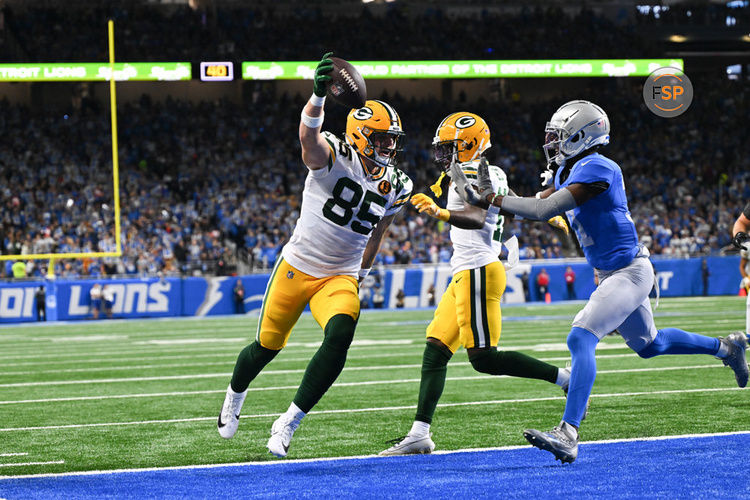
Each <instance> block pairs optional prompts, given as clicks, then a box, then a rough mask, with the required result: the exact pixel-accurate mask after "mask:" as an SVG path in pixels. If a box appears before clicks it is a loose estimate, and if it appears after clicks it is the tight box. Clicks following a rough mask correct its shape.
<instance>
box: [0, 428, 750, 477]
mask: <svg viewBox="0 0 750 500" xmlns="http://www.w3.org/2000/svg"><path fill="white" fill-rule="evenodd" d="M748 434H750V431H737V432H713V433H708V434H680V435H676V436H648V437H636V438H622V439H603V440H600V441H586V442H582V443H581V446H586V447H588V446H599V445H607V444H615V443H637V442H641V441H669V440H675V439H702V438H712V437H721V436H744V435H748ZM528 447H529V445H516V446H496V447H491V448H462V449H458V450H440V451H435V452H433V453H432V454H433V455H453V454H456V453H486V452H491V451H511V450H520V449H524V448H528ZM362 459H376V460H402V459H404V456H393V457H381V456H378V455H355V456H344V457H323V458H302V459H289V460H268V461H265V462H235V463H225V464H200V465H179V466H174V467H144V468H141V469H113V470H92V471H75V472H60V473H55V474H50V473H46V474H23V475H18V476H0V481H1V480H8V479H26V478H44V477H69V476H99V475H101V476H104V475H111V474H123V473H139V472H158V471H167V470H201V469H217V468H222V467H247V466H264V467H283V466H285V465H288V464H315V463H320V462H332V461H338V460H362Z"/></svg>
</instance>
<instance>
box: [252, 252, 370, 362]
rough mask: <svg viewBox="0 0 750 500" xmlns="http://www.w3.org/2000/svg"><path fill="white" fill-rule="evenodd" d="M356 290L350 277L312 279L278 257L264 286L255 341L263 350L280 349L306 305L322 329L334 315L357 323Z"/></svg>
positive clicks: (356, 286) (357, 295) (357, 294)
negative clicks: (345, 316) (264, 292)
mask: <svg viewBox="0 0 750 500" xmlns="http://www.w3.org/2000/svg"><path fill="white" fill-rule="evenodd" d="M357 289H358V285H357V280H356V279H354V278H353V277H352V276H343V275H339V276H328V277H325V278H315V277H313V276H310V275H309V274H305V273H303V272H302V271H300V270H298V269H296V268H294V267H292V266H291V265H289V264H288V263H287V262H286V261H285V260H284V259H283V258H282V257H279V260H278V261H277V262H276V266H275V267H274V269H273V272H272V273H271V278H270V279H269V280H268V285H267V286H266V294H265V296H264V297H263V306H262V308H261V312H260V318H259V319H258V330H257V333H256V336H255V339H256V340H257V341H258V342H260V345H262V346H263V347H265V348H266V349H273V350H274V351H278V350H280V349H282V348H283V347H284V346H285V345H286V343H287V340H288V339H289V334H290V333H291V331H292V327H294V325H295V323H297V320H298V319H299V317H300V314H302V311H304V310H305V306H306V305H307V304H308V303H309V304H310V311H311V312H312V315H313V317H314V318H315V321H317V322H318V324H319V325H320V326H321V328H325V326H326V324H327V323H328V320H330V319H331V318H332V317H333V316H336V315H337V314H347V315H349V316H351V317H352V318H354V319H355V320H356V319H357V318H359V293H358V290H357Z"/></svg>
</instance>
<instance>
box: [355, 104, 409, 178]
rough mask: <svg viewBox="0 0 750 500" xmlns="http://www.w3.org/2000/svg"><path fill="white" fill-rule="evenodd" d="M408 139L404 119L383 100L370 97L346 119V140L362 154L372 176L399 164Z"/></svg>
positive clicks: (364, 163) (366, 167) (363, 162)
mask: <svg viewBox="0 0 750 500" xmlns="http://www.w3.org/2000/svg"><path fill="white" fill-rule="evenodd" d="M404 139H405V134H404V131H403V130H402V129H401V118H399V116H398V113H396V110H395V109H393V108H392V107H391V106H390V105H389V104H387V103H385V102H383V101H377V100H368V101H367V102H366V103H365V105H364V106H363V107H361V108H359V109H352V110H351V111H350V112H349V116H347V118H346V142H348V143H349V144H350V145H351V146H353V147H354V149H355V150H356V151H357V153H358V154H359V155H360V156H361V157H362V160H363V161H362V165H364V167H365V170H367V173H368V174H369V175H370V176H371V177H377V176H379V175H380V174H381V173H382V172H383V171H384V170H385V168H387V167H390V166H393V165H395V164H396V161H397V155H398V153H400V152H401V151H402V150H403V143H404Z"/></svg>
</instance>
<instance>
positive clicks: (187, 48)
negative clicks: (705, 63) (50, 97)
mask: <svg viewBox="0 0 750 500" xmlns="http://www.w3.org/2000/svg"><path fill="white" fill-rule="evenodd" d="M107 5H109V6H107ZM281 7H283V4H282V5H280V8H279V10H278V11H275V10H271V9H268V8H266V7H258V8H254V9H248V8H244V9H236V8H217V9H211V10H209V11H194V10H191V9H190V8H188V7H186V6H184V7H177V6H171V7H169V8H165V9H154V8H151V7H146V6H143V5H140V6H139V5H138V4H136V3H133V4H128V6H126V7H125V6H122V5H120V3H118V2H111V3H110V4H105V6H104V7H102V6H101V4H100V6H99V7H97V9H99V10H98V11H97V12H98V14H101V15H102V16H105V14H111V15H113V17H114V18H115V20H116V23H117V29H118V30H120V31H119V33H120V34H118V59H119V60H155V59H158V60H193V61H196V60H200V59H204V58H215V57H217V56H226V57H237V58H238V59H242V60H251V59H258V60H283V59H292V60H294V59H297V60H299V59H310V60H313V59H316V58H318V57H319V56H320V55H321V54H322V53H323V52H325V50H326V49H327V48H329V47H331V46H334V47H335V46H337V45H338V40H340V39H342V37H343V35H342V33H343V31H344V30H345V31H346V33H347V37H346V38H347V40H349V43H347V47H346V50H347V57H350V58H353V59H370V58H378V59H383V58H398V59H440V58H451V59H454V58H461V59H474V58H477V59H479V58H512V57H519V58H521V57H523V58H534V57H554V58H562V57H581V56H582V54H580V53H579V52H578V51H579V50H580V45H578V44H577V42H574V40H577V39H581V37H582V36H584V35H585V34H588V35H586V36H589V37H590V38H591V39H595V40H596V43H594V44H587V45H586V48H585V49H586V53H585V56H586V57H605V56H606V57H634V56H658V55H660V48H659V46H658V44H653V43H650V42H648V43H647V42H646V41H644V40H641V39H640V38H639V37H638V36H636V35H635V34H634V31H633V28H634V26H636V23H655V22H666V21H664V20H663V19H662V21H659V20H657V19H655V18H653V15H651V17H649V16H640V17H638V16H634V18H631V20H630V24H629V23H628V22H623V23H618V24H615V23H614V22H613V21H611V20H608V19H607V18H604V17H600V16H596V15H594V14H593V13H592V12H591V11H589V10H586V9H582V10H581V11H579V12H578V13H575V14H570V13H566V12H562V11H560V10H559V9H555V8H547V9H540V8H535V9H530V8H523V9H521V10H519V11H518V12H516V13H514V14H508V13H498V12H495V11H486V10H481V11H469V12H470V13H469V14H465V15H462V16H458V15H454V14H453V13H451V14H450V15H449V14H448V13H446V12H443V11H441V10H439V9H435V8H426V9H424V10H422V11H420V12H414V11H410V10H409V9H406V8H405V7H404V6H403V4H396V5H395V6H393V7H389V10H388V18H387V22H384V20H383V19H376V18H374V17H372V15H371V14H370V13H369V11H368V10H364V12H365V14H364V15H362V16H359V17H351V16H345V17H341V19H338V18H335V17H334V18H330V17H329V15H330V12H328V11H327V12H325V13H324V12H322V11H321V10H320V9H318V8H314V7H305V8H302V9H299V8H297V9H284V8H281ZM714 10H715V9H714ZM714 10H711V9H703V10H696V11H695V14H693V13H691V15H696V16H708V17H710V18H711V19H714V18H716V16H717V15H718V14H716V13H715V12H714ZM680 12H683V10H679V9H677V8H675V9H673V11H672V18H668V19H673V18H675V16H677V15H678V13H680ZM686 12H687V11H685V12H684V13H686ZM743 12H744V11H743ZM2 14H3V18H2V22H1V23H0V26H1V27H2V28H1V29H0V34H1V35H2V36H3V38H4V39H5V40H6V41H9V40H12V41H14V43H4V44H0V57H1V58H3V60H4V61H13V60H15V59H14V58H17V57H21V58H24V59H23V60H25V61H49V60H52V59H54V60H65V61H93V60H106V40H105V37H104V36H103V32H104V31H105V30H104V28H103V27H102V28H101V30H99V29H98V28H97V27H96V26H93V25H91V24H90V23H89V22H88V21H87V20H88V19H91V16H92V12H91V9H90V8H89V9H74V8H72V9H51V8H36V7H33V8H28V9H21V10H17V11H14V10H11V9H10V8H9V7H7V6H6V7H5V8H4V9H3V10H2ZM407 14H408V15H407ZM652 14H653V13H652ZM685 15H687V14H685ZM342 16H343V15H342ZM105 17H106V16H105ZM561 19H564V20H565V22H560V21H561ZM740 19H744V18H743V17H742V16H740ZM302 20H304V22H302ZM532 21H533V22H532ZM323 22H325V24H326V26H327V29H325V30H320V29H318V27H319V25H320V24H321V23H323ZM675 22H677V21H675ZM368 23H381V24H383V26H382V29H383V30H385V31H386V32H387V33H389V34H390V36H389V37H388V39H389V43H380V42H378V43H374V41H372V40H367V30H365V29H358V27H359V28H362V27H364V26H367V25H368ZM466 23H471V24H472V32H473V33H475V34H476V36H473V37H472V38H471V39H470V40H466V39H461V38H459V37H453V36H451V33H454V32H455V33H459V32H460V33H465V29H466V28H465V26H466ZM290 25H294V26H296V27H297V28H298V29H295V30H288V29H280V28H282V27H287V26H290ZM69 26H77V27H78V28H77V29H76V30H74V31H73V32H71V31H70V30H69V29H68V27H69ZM436 26H439V27H440V29H435V27H436ZM310 30H314V36H312V34H311V33H312V31H310ZM540 33H544V34H545V36H544V37H541V36H540V35H539V34H540ZM570 33H576V37H571V36H569V35H570ZM63 34H65V36H63ZM356 36H362V37H363V39H362V40H360V41H359V42H357V41H355V40H353V39H352V37H356ZM280 37H283V40H282V39H281V38H280ZM52 40H54V41H55V43H52ZM174 40H180V41H181V43H179V44H176V43H174ZM259 40H263V43H262V44H260V43H259ZM550 40H554V43H550ZM282 42H283V43H282ZM258 47H266V48H268V50H270V51H272V52H268V53H266V52H264V51H263V50H258ZM625 51H627V53H625ZM691 77H692V78H693V85H694V87H695V95H696V98H695V99H694V102H693V103H692V106H691V109H690V110H689V111H688V112H687V113H685V114H684V115H682V116H680V117H678V118H675V119H670V120H664V119H660V118H658V117H656V116H655V115H652V114H651V113H650V112H648V111H647V110H646V109H645V107H644V105H643V102H642V100H641V98H640V94H641V90H640V86H641V84H642V82H641V81H640V79H592V80H579V81H577V82H576V83H578V82H580V84H581V86H579V87H577V88H575V89H568V90H566V89H565V88H560V89H558V90H557V91H556V92H546V97H545V98H544V99H543V100H539V99H538V98H535V97H531V96H527V95H523V91H522V90H518V88H519V87H517V86H515V87H513V88H514V89H515V90H508V89H507V88H502V89H501V88H500V87H498V89H497V90H496V91H492V92H490V93H489V94H488V95H487V96H480V99H479V101H477V100H476V97H477V96H466V95H463V94H462V93H459V94H458V95H457V96H455V97H454V99H453V100H451V101H440V100H436V99H422V100H415V99H405V98H402V97H401V96H399V95H398V94H395V95H382V96H379V97H380V98H382V99H384V100H387V101H388V102H389V103H391V104H392V105H393V106H394V107H395V108H396V109H397V110H398V112H399V113H400V114H401V117H402V120H403V122H404V128H405V130H406V132H407V137H408V140H407V147H406V149H405V151H404V155H403V158H402V161H401V164H400V168H401V169H402V170H404V171H405V172H406V173H407V174H408V175H409V176H411V177H412V179H413V180H414V183H415V192H418V191H425V192H426V191H427V190H428V186H429V185H430V184H432V182H434V180H435V179H436V178H437V176H438V174H439V172H437V171H436V169H435V167H434V166H433V164H432V161H431V150H430V143H431V140H432V136H433V134H434V130H435V127H436V126H437V124H438V123H439V121H440V120H441V119H442V118H443V117H444V116H445V115H447V114H448V113H450V112H453V111H457V110H462V109H463V110H468V111H473V112H476V113H478V114H480V115H481V116H483V117H484V118H485V119H486V120H487V122H488V123H489V125H490V128H491V130H492V134H493V138H492V142H493V145H494V146H493V148H492V149H491V150H490V152H489V158H490V160H491V161H492V162H494V163H496V164H498V165H500V166H501V167H503V168H504V169H505V170H506V172H507V173H508V177H509V182H510V185H511V188H512V189H514V191H516V192H517V193H518V194H520V195H527V196H528V195H533V194H534V193H535V192H536V191H538V190H540V189H541V186H540V180H539V174H540V172H541V171H542V170H543V167H544V156H543V153H542V149H541V142H542V138H543V130H544V124H545V122H546V120H547V119H548V118H549V116H550V115H551V114H552V112H553V111H554V110H555V109H556V108H557V106H558V105H559V104H561V103H563V102H565V101H567V100H570V99H576V98H586V99H588V100H591V101H593V102H596V103H598V104H600V105H602V106H603V107H604V109H605V110H606V111H607V112H608V114H609V116H610V119H611V122H612V144H611V145H610V146H609V147H608V148H607V150H606V151H605V153H606V154H608V155H610V156H612V157H613V158H614V159H615V160H616V161H618V162H619V163H620V165H621V166H622V167H623V169H624V170H625V171H626V172H627V175H626V179H627V183H628V185H627V188H628V194H629V196H630V200H631V201H630V208H631V212H632V216H633V218H634V220H635V221H636V224H637V227H638V231H639V234H640V236H641V238H642V240H643V242H644V243H645V244H646V245H647V246H649V248H650V249H651V251H652V253H653V254H656V255H674V256H686V255H705V254H711V253H718V252H720V251H721V249H722V247H724V246H726V245H727V244H728V243H729V235H728V232H729V225H730V224H731V221H732V220H734V218H736V216H737V214H738V213H739V211H740V210H741V208H742V206H743V204H744V203H745V201H746V200H747V199H750V165H748V163H749V161H750V160H748V157H747V155H744V154H743V153H744V148H743V147H742V146H743V144H742V143H741V141H742V140H743V138H742V137H741V136H740V134H738V133H737V131H738V130H744V122H745V117H746V116H748V112H749V111H750V95H748V86H747V83H746V82H744V81H742V80H738V81H727V79H726V77H725V75H724V74H723V73H722V72H721V71H718V72H717V73H716V74H708V73H701V74H697V75H691ZM531 87H533V85H532V86H531ZM251 94H252V98H251V99H248V100H247V102H245V103H244V104H237V103H234V102H229V101H219V102H201V103H191V102H181V101H177V100H166V101H164V102H152V100H151V99H150V98H149V97H148V96H146V95H144V96H143V97H142V98H141V99H140V101H138V102H131V103H128V104H122V105H120V107H119V109H118V111H119V113H118V114H119V116H120V124H119V142H120V156H119V157H120V177H119V178H120V206H121V211H122V217H121V221H122V228H121V240H122V242H123V253H124V255H123V258H122V259H114V258H107V259H102V260H98V259H83V260H78V261H74V260H66V261H62V262H60V263H58V264H57V265H56V266H55V272H56V273H58V274H61V275H82V276H98V275H101V274H151V275H153V274H158V273H164V274H178V273H180V274H227V273H232V272H249V271H254V270H261V269H268V268H269V267H270V266H271V265H272V263H273V261H274V259H275V258H276V255H277V254H278V252H279V250H280V248H281V246H283V244H284V243H285V242H286V240H287V238H288V237H289V236H290V234H291V231H292V229H293V227H294V224H295V221H296V219H297V217H298V215H299V206H300V202H301V200H300V193H301V192H302V186H303V183H304V176H305V174H306V170H305V169H304V167H302V165H301V161H300V152H299V143H298V140H297V127H298V120H299V110H300V109H301V108H302V106H303V104H304V99H306V98H307V96H300V95H296V96H289V95H276V94H275V87H274V86H273V84H267V83H266V84H258V85H257V86H256V89H255V91H254V92H252V93H251ZM554 94H556V95H554ZM345 116H346V110H344V109H343V108H340V107H338V106H336V105H335V104H333V103H329V104H328V105H327V108H326V122H325V125H324V128H325V129H326V130H330V131H333V132H336V133H340V132H342V131H343V130H344V124H345ZM0 131H2V133H3V137H4V144H3V147H2V148H0V175H1V176H2V177H3V178H4V180H5V183H4V185H3V187H2V190H1V191H0V244H1V245H2V248H0V250H1V251H2V252H3V253H5V254H16V253H25V254H29V253H34V254H38V253H48V252H86V253H88V252H96V251H113V250H114V249H115V248H116V239H115V235H114V227H115V225H114V221H115V213H114V209H115V206H114V200H113V196H112V193H113V190H112V165H111V158H110V147H111V146H110V134H109V122H108V117H107V113H106V112H105V110H103V109H102V108H101V105H100V104H98V103H97V102H96V101H95V100H93V99H86V98H84V99H82V100H79V101H77V102H74V103H72V104H71V107H70V108H69V109H65V110H54V109H46V108H45V109H44V111H39V110H30V109H26V108H24V107H21V106H18V105H16V104H13V103H10V102H7V101H2V102H0ZM708 131H710V132H711V133H706V132H708ZM506 227H507V228H508V230H509V231H510V232H512V233H513V234H516V235H517V236H518V237H519V240H520V244H521V251H522V258H555V257H561V256H574V255H579V251H578V249H577V248H576V243H575V242H574V241H573V239H572V238H569V237H566V236H564V235H563V234H562V233H556V232H554V231H553V230H552V229H551V228H550V227H548V226H546V225H545V224H540V223H525V222H522V221H517V220H516V221H512V222H508V223H507V226H506ZM450 254H451V246H450V244H449V236H448V226H447V225H446V224H443V223H437V222H435V221H433V220H431V219H430V220H428V219H426V218H423V217H419V216H418V215H417V214H416V212H415V211H414V210H412V209H411V208H408V209H407V210H405V216H404V217H402V218H400V219H398V220H397V221H396V222H395V223H394V224H393V225H392V226H391V229H390V231H389V234H388V236H387V238H386V240H385V242H384V244H383V249H382V252H381V254H380V255H379V257H378V262H379V263H382V264H412V263H420V262H445V261H448V260H449V258H450ZM10 267H11V263H9V264H8V269H7V272H6V274H9V273H10ZM44 272H45V269H44V268H43V267H41V266H38V265H35V264H34V261H29V263H28V265H27V273H28V274H42V273H44Z"/></svg>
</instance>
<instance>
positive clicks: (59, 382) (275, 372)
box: [0, 362, 722, 388]
mask: <svg viewBox="0 0 750 500" xmlns="http://www.w3.org/2000/svg"><path fill="white" fill-rule="evenodd" d="M470 365H471V363H469V362H455V363H451V365H450V366H470ZM421 367H422V364H421V363H412V364H402V365H376V366H353V367H347V368H344V370H345V371H346V372H354V371H368V370H371V371H379V370H398V369H402V368H421ZM721 367H722V365H720V364H717V363H712V364H710V365H690V366H670V367H650V368H630V369H623V370H600V371H598V372H597V374H606V373H629V372H650V371H661V370H688V369H694V368H721ZM304 371H305V368H298V369H291V370H266V371H264V372H263V374H265V375H281V374H294V373H304ZM229 376H231V373H228V372H222V373H196V374H188V375H160V376H153V377H123V378H103V379H88V380H48V381H44V382H12V383H6V384H0V388H11V387H38V386H48V385H82V384H112V383H121V382H153V381H161V380H188V379H204V378H219V377H229Z"/></svg>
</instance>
